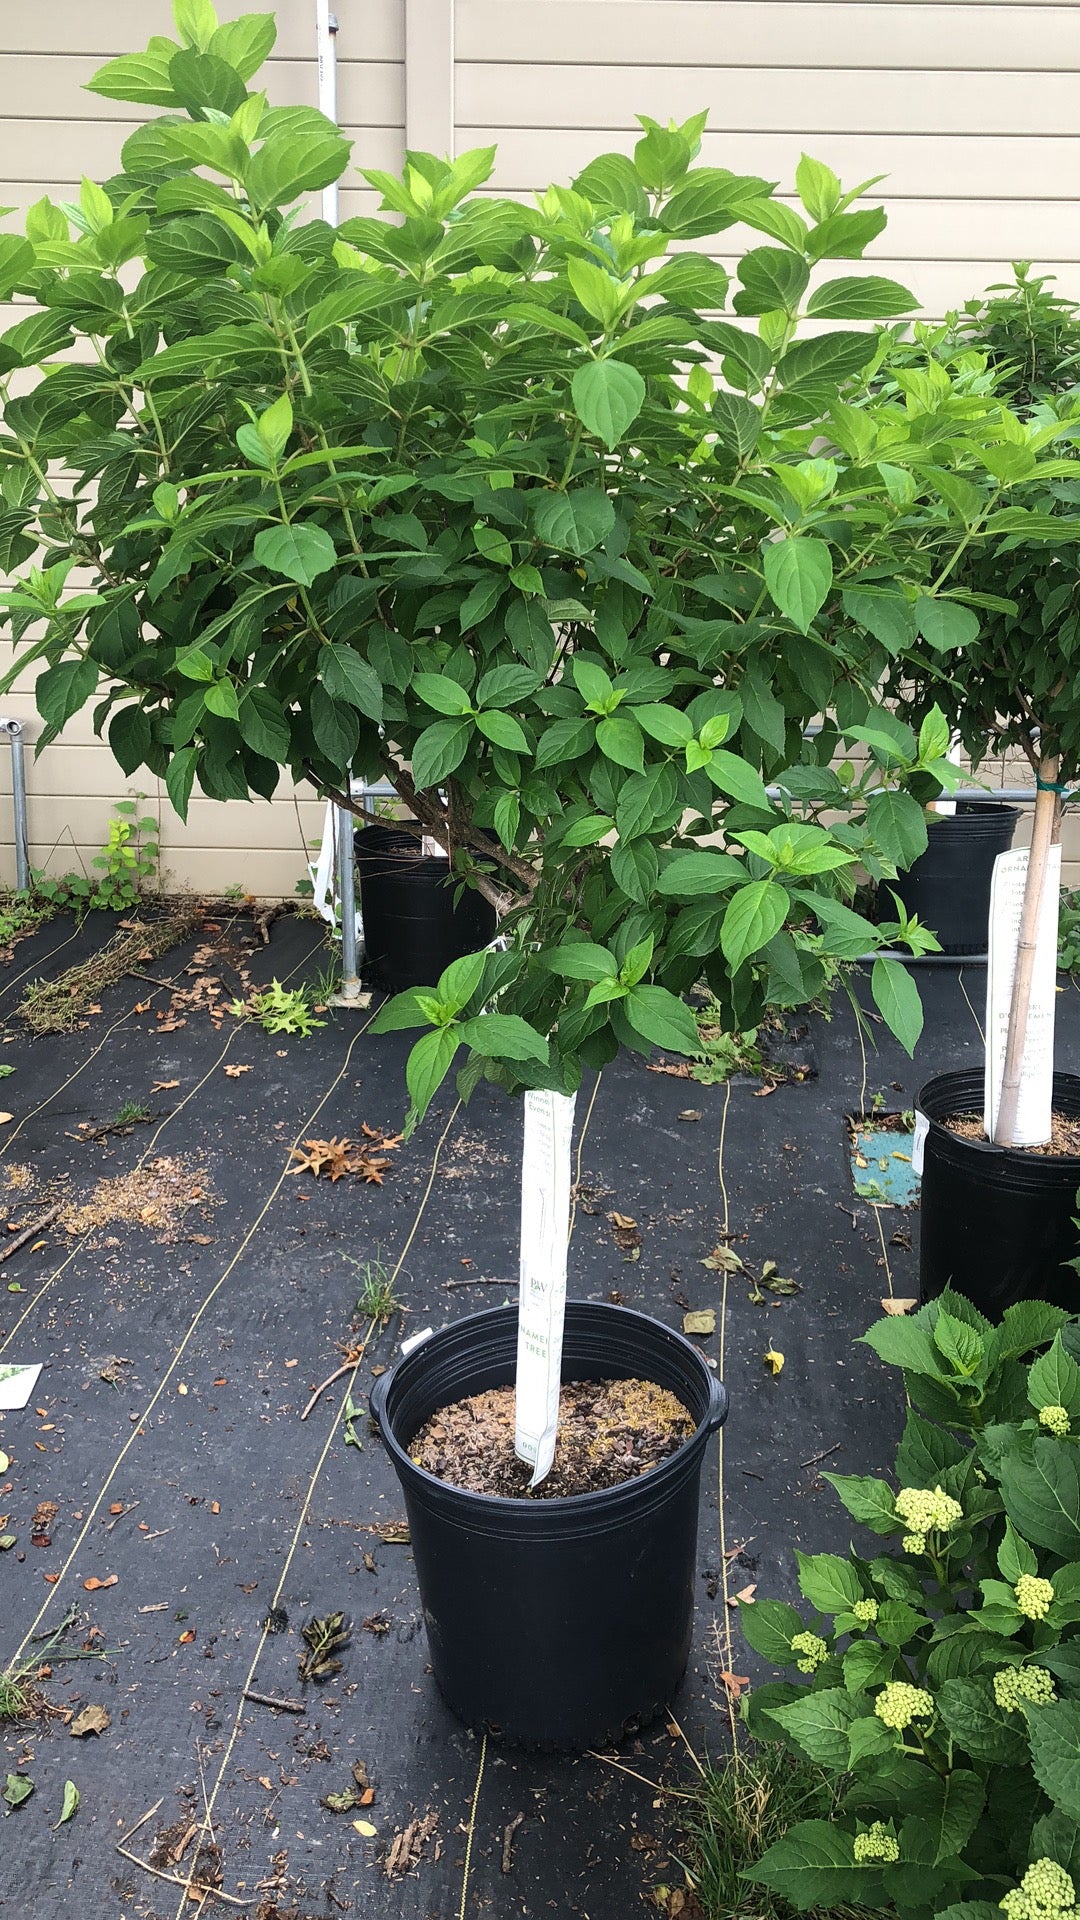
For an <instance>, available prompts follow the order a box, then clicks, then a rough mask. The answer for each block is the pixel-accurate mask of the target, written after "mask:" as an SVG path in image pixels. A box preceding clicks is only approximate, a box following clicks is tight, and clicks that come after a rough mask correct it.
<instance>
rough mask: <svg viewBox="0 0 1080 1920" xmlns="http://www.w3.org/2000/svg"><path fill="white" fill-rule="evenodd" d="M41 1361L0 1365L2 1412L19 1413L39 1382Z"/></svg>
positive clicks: (0, 1406) (0, 1402)
mask: <svg viewBox="0 0 1080 1920" xmlns="http://www.w3.org/2000/svg"><path fill="white" fill-rule="evenodd" d="M40 1372H41V1363H40V1362H38V1363H36V1364H34V1363H31V1364H30V1365H29V1366H25V1367H20V1366H3V1367H0V1413H18V1412H19V1409H20V1408H21V1407H25V1406H26V1404H27V1402H28V1400H29V1398H30V1395H31V1394H32V1393H33V1391H34V1388H35V1387H36V1386H37V1383H38V1375H39V1374H40Z"/></svg>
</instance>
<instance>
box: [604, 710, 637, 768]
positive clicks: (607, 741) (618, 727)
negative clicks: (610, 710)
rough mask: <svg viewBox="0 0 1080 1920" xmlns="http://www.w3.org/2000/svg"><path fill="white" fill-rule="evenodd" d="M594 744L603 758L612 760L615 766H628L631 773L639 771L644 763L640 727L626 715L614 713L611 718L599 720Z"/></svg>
mask: <svg viewBox="0 0 1080 1920" xmlns="http://www.w3.org/2000/svg"><path fill="white" fill-rule="evenodd" d="M596 744H597V746H598V747H599V749H600V751H601V753H602V754H603V755H604V758H605V759H607V760H613V761H614V762H615V765H616V766H617V767H628V768H629V769H630V771H631V773H640V772H641V770H642V767H643V766H644V764H645V743H644V741H643V740H642V737H641V728H640V727H639V726H637V725H636V724H635V722H634V721H633V720H631V719H630V718H629V717H628V716H624V715H623V714H616V715H615V717H614V718H613V719H610V720H599V721H598V722H597V726H596Z"/></svg>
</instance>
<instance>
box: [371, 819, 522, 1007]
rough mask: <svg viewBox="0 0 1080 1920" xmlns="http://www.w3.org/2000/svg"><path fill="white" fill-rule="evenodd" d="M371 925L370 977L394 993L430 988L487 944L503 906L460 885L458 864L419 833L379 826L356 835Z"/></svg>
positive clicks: (492, 935)
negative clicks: (427, 847)
mask: <svg viewBox="0 0 1080 1920" xmlns="http://www.w3.org/2000/svg"><path fill="white" fill-rule="evenodd" d="M354 844H355V848H356V869H357V877H358V879H359V882H360V912H361V914H362V916H363V922H364V976H365V978H366V979H368V980H370V981H371V983H372V985H373V986H376V987H381V988H383V989H384V991H385V992H387V993H401V992H403V991H404V989H405V988H406V987H430V986H433V985H434V983H435V981H436V980H437V979H438V977H439V975H440V973H441V972H442V970H443V968H444V967H448V966H449V965H450V962H451V961H452V960H460V959H461V957H462V955H463V954H466V953H476V952H478V950H479V949H480V948H481V947H486V946H487V944H488V942H489V941H490V940H491V939H492V938H493V937H494V933H495V909H494V907H493V906H492V905H491V902H490V901H489V900H485V899H484V898H483V896H482V895H481V894H479V893H477V892H476V891H475V889H474V888H472V887H466V888H465V890H464V892H463V893H462V896H461V899H460V900H459V901H458V902H457V903H456V904H455V900H454V894H455V892H456V890H457V887H458V886H459V885H460V882H459V881H455V880H453V879H452V878H451V876H450V863H449V861H448V860H447V859H446V858H445V857H441V858H439V857H436V856H434V855H430V854H425V853H423V852H422V851H421V848H420V842H419V841H418V839H417V838H416V835H415V834H413V833H406V832H405V830H404V829H403V828H402V827H388V826H382V825H381V824H376V825H373V826H370V827H361V828H360V829H359V831H358V832H357V833H356V834H355V836H354Z"/></svg>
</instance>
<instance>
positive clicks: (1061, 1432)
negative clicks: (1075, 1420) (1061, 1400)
mask: <svg viewBox="0 0 1080 1920" xmlns="http://www.w3.org/2000/svg"><path fill="white" fill-rule="evenodd" d="M1039 1425H1040V1426H1041V1427H1045V1428H1046V1430H1047V1432H1048V1433H1052V1434H1055V1435H1056V1436H1057V1438H1058V1439H1059V1440H1064V1438H1065V1435H1066V1434H1067V1433H1068V1432H1069V1431H1070V1428H1071V1426H1072V1422H1071V1420H1070V1419H1069V1416H1068V1413H1067V1412H1066V1410H1065V1408H1064V1407H1040V1408H1039Z"/></svg>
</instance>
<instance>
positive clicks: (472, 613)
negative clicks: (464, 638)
mask: <svg viewBox="0 0 1080 1920" xmlns="http://www.w3.org/2000/svg"><path fill="white" fill-rule="evenodd" d="M505 592H506V581H505V580H504V579H503V577H502V575H501V574H498V573H488V574H485V575H484V577H483V578H482V579H480V580H478V581H477V582H476V585H475V586H474V587H473V588H472V590H471V592H469V593H467V594H466V595H465V598H464V600H463V601H462V603H461V605H460V607H459V608H458V610H457V614H458V625H459V626H460V628H461V631H462V633H468V632H469V630H470V628H472V627H478V626H479V625H480V622H481V620H486V619H487V617H488V614H489V613H493V612H494V610H495V608H496V607H497V606H498V604H499V601H500V600H501V599H502V597H503V594H504V593H505Z"/></svg>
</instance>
